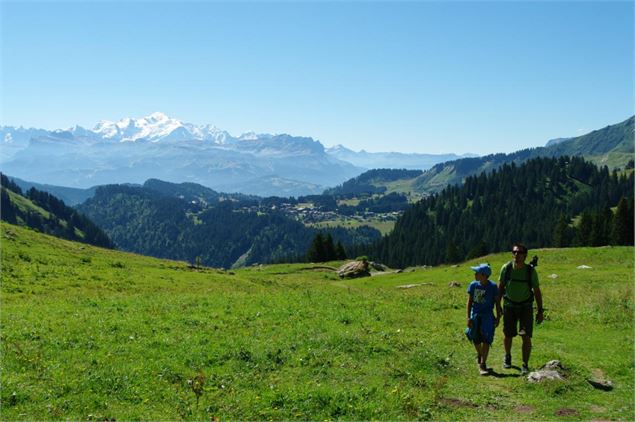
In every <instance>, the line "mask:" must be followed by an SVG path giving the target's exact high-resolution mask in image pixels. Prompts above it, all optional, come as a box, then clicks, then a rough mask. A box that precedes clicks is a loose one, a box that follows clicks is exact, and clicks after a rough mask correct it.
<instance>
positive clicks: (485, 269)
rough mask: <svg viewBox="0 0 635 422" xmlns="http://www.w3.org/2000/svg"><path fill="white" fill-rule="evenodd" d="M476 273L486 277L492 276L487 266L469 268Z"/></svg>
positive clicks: (479, 265)
mask: <svg viewBox="0 0 635 422" xmlns="http://www.w3.org/2000/svg"><path fill="white" fill-rule="evenodd" d="M470 268H471V269H472V270H474V271H475V272H477V273H481V274H485V275H486V276H487V277H489V276H490V275H492V269H491V268H490V267H489V264H478V265H477V266H476V267H470Z"/></svg>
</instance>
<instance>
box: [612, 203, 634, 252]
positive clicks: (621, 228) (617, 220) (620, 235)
mask: <svg viewBox="0 0 635 422" xmlns="http://www.w3.org/2000/svg"><path fill="white" fill-rule="evenodd" d="M629 208H630V207H629V206H628V202H627V201H626V199H625V198H624V197H622V198H621V199H620V202H619V203H618V204H617V210H616V211H615V217H614V219H613V220H614V221H613V229H612V231H611V243H612V244H613V245H632V244H633V212H632V211H631V210H630V209H629Z"/></svg>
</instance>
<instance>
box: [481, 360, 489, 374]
mask: <svg viewBox="0 0 635 422" xmlns="http://www.w3.org/2000/svg"><path fill="white" fill-rule="evenodd" d="M478 373H479V374H481V375H488V374H489V369H488V368H487V365H485V364H484V363H481V364H480V365H479V366H478Z"/></svg>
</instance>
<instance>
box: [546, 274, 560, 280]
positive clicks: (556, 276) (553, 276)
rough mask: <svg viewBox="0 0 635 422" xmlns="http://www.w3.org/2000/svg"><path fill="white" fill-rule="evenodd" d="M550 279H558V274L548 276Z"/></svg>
mask: <svg viewBox="0 0 635 422" xmlns="http://www.w3.org/2000/svg"><path fill="white" fill-rule="evenodd" d="M547 277H548V278H554V279H555V278H558V274H550V275H548V276H547Z"/></svg>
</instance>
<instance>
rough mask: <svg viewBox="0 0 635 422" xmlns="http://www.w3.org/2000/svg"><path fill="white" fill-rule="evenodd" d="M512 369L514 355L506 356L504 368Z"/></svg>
mask: <svg viewBox="0 0 635 422" xmlns="http://www.w3.org/2000/svg"><path fill="white" fill-rule="evenodd" d="M511 367H512V355H505V359H504V360H503V368H505V369H509V368H511Z"/></svg>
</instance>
